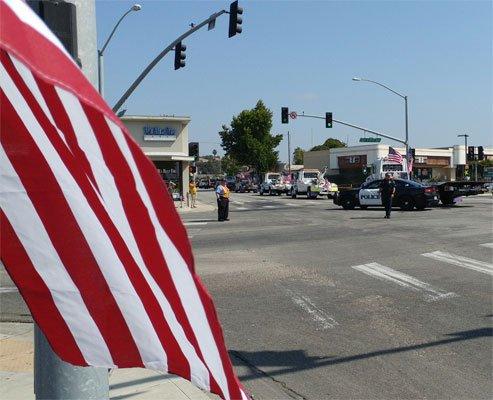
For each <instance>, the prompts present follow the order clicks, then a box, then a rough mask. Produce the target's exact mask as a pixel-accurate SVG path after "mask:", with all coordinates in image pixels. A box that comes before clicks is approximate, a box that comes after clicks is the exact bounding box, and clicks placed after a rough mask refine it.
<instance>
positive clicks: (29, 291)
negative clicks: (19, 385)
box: [0, 150, 87, 366]
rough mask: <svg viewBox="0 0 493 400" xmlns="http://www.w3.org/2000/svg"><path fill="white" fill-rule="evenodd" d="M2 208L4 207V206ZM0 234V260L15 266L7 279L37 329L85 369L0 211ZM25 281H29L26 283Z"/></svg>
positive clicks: (83, 360)
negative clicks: (36, 325) (16, 290)
mask: <svg viewBox="0 0 493 400" xmlns="http://www.w3.org/2000/svg"><path fill="white" fill-rule="evenodd" d="M2 151H3V150H2ZM2 165H3V164H2ZM1 204H2V207H3V202H1ZM0 232H1V233H0V236H1V237H2V240H1V241H0V253H1V254H2V258H3V259H4V261H5V262H6V263H7V264H9V265H15V267H14V268H10V269H9V270H8V273H9V275H10V278H11V279H12V281H14V283H15V284H16V285H17V286H18V287H19V288H20V289H19V290H20V293H21V294H22V296H23V297H24V298H26V299H27V301H26V303H27V305H28V307H29V310H30V311H31V314H32V315H34V316H35V317H36V323H37V324H38V326H39V327H41V329H42V330H43V331H45V332H47V339H49V340H50V342H49V343H50V345H51V347H52V348H53V349H54V350H55V351H57V352H61V351H66V352H67V353H68V354H69V358H68V359H67V361H68V362H70V363H73V364H77V365H84V366H85V365H87V362H86V360H85V359H84V356H83V355H82V353H81V351H80V349H79V346H78V345H77V343H76V341H75V339H74V337H73V335H72V332H71V331H70V328H69V327H68V325H67V323H66V322H65V320H64V318H63V316H62V314H61V313H60V311H59V310H58V308H57V305H56V303H55V301H54V299H53V296H52V295H51V292H50V289H49V288H48V286H46V284H45V282H44V281H43V279H42V278H41V276H40V275H39V273H38V271H37V270H36V268H35V267H34V265H33V264H32V262H31V260H30V259H29V256H28V254H27V253H26V250H25V248H24V247H23V245H22V243H21V241H20V240H19V238H18V237H17V234H16V233H15V231H14V228H13V227H12V225H10V221H9V220H8V219H7V217H6V216H5V214H4V212H3V211H2V210H0ZM27 277H29V279H26V278H27Z"/></svg>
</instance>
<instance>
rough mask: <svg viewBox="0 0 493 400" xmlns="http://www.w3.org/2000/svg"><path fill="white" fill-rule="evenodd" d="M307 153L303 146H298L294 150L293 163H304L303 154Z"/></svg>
mask: <svg viewBox="0 0 493 400" xmlns="http://www.w3.org/2000/svg"><path fill="white" fill-rule="evenodd" d="M304 154H305V150H303V149H302V148H301V147H297V148H296V149H294V152H293V164H295V165H303V156H304Z"/></svg>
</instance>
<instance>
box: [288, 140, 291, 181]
mask: <svg viewBox="0 0 493 400" xmlns="http://www.w3.org/2000/svg"><path fill="white" fill-rule="evenodd" d="M288 171H289V173H290V174H291V142H290V138H289V131H288Z"/></svg>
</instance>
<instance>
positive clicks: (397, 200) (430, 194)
mask: <svg viewBox="0 0 493 400" xmlns="http://www.w3.org/2000/svg"><path fill="white" fill-rule="evenodd" d="M394 181H395V195H394V198H393V200H392V205H393V206H394V207H400V208H401V209H402V210H406V211H411V210H413V209H414V208H416V209H418V210H423V209H425V208H426V207H432V206H437V205H438V202H439V195H438V192H437V190H436V188H434V187H432V186H425V185H422V184H421V183H418V182H414V181H410V180H406V179H395V180H394ZM381 182H382V179H377V180H374V181H371V182H365V183H363V184H362V185H361V187H359V188H356V189H348V190H342V191H339V193H338V194H337V195H336V196H335V197H334V204H336V205H338V206H342V208H344V209H345V210H352V209H354V208H355V207H360V208H361V209H366V208H368V207H373V206H376V207H382V198H381V196H380V190H379V187H380V183H381Z"/></svg>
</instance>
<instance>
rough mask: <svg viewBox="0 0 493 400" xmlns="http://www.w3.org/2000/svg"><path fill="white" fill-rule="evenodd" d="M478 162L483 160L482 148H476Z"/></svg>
mask: <svg viewBox="0 0 493 400" xmlns="http://www.w3.org/2000/svg"><path fill="white" fill-rule="evenodd" d="M478 160H479V161H482V160H484V148H483V146H478Z"/></svg>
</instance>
